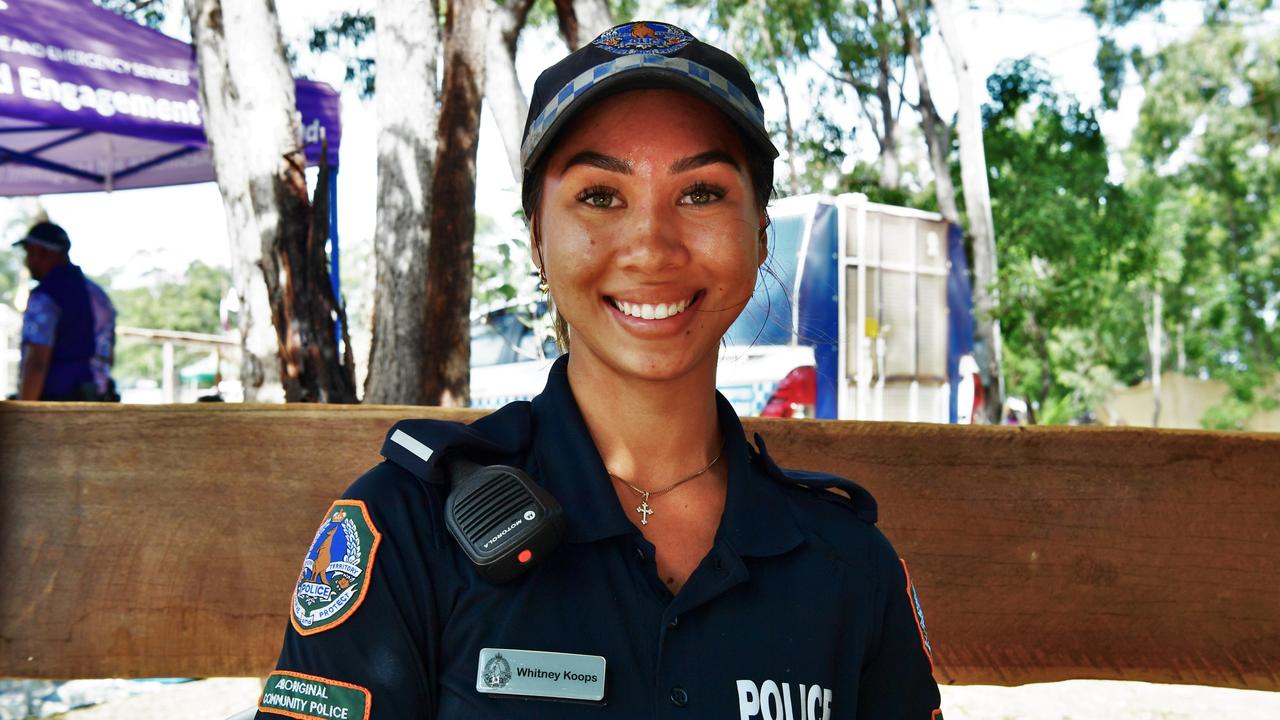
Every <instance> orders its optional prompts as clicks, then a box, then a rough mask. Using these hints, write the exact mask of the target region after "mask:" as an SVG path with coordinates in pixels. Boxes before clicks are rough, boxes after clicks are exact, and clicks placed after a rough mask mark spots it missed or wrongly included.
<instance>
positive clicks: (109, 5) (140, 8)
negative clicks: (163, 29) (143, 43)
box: [93, 0, 165, 30]
mask: <svg viewBox="0 0 1280 720" xmlns="http://www.w3.org/2000/svg"><path fill="white" fill-rule="evenodd" d="M93 1H94V3H96V4H97V5H98V6H99V7H104V8H106V9H108V10H110V11H112V12H114V13H117V14H120V15H123V16H125V17H127V18H129V19H130V20H132V21H134V22H136V23H138V24H139V25H146V26H147V27H149V28H153V29H156V30H158V29H160V24H161V23H163V22H164V16H165V5H164V2H163V0H93Z"/></svg>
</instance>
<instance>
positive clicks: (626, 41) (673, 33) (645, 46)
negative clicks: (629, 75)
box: [591, 22, 693, 55]
mask: <svg viewBox="0 0 1280 720" xmlns="http://www.w3.org/2000/svg"><path fill="white" fill-rule="evenodd" d="M692 41H693V36H692V35H690V34H689V33H687V32H685V31H684V30H681V29H680V28H678V27H676V26H675V25H668V24H666V23H660V22H634V23H629V24H627V25H619V26H618V27H616V28H613V29H611V30H606V31H605V32H604V34H602V35H601V36H600V37H598V38H596V39H595V40H592V41H591V44H592V45H595V46H596V47H598V48H600V49H601V50H607V51H609V52H611V53H613V54H615V55H634V54H636V53H657V54H659V55H670V54H671V53H673V52H675V51H677V50H679V49H680V48H682V47H684V46H685V45H688V44H689V43H690V42H692Z"/></svg>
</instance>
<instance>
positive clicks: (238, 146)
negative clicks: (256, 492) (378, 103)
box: [186, 0, 355, 402]
mask: <svg viewBox="0 0 1280 720" xmlns="http://www.w3.org/2000/svg"><path fill="white" fill-rule="evenodd" d="M186 10H187V16H188V19H189V20H190V24H191V36H192V40H193V44H194V46H195V53H196V60H197V64H198V67H199V73H200V101H201V106H202V109H203V111H204V118H205V133H206V135H207V136H208V140H209V149H210V152H211V154H212V156H213V164H214V171H215V173H216V175H217V178H218V187H219V189H220V190H221V191H222V196H223V203H224V206H225V208H226V213H227V230H228V234H229V235H230V237H231V243H232V255H233V258H234V260H233V263H234V264H235V267H234V268H233V271H232V277H233V280H234V281H235V282H236V287H237V291H238V293H239V294H240V303H241V306H240V327H241V332H242V333H243V335H242V337H243V339H244V355H243V358H244V359H243V362H242V368H241V381H242V382H243V384H244V388H245V399H246V400H261V399H266V398H265V397H264V395H265V393H264V392H263V391H264V388H265V387H266V386H267V385H268V383H269V382H270V380H271V379H272V378H273V377H278V379H279V382H280V384H281V385H282V386H283V389H284V397H285V399H286V400H287V401H291V402H297V401H311V402H354V401H355V376H354V372H353V367H352V364H351V362H350V350H349V349H347V350H346V351H345V353H344V354H340V353H339V348H338V340H337V337H336V334H335V333H336V329H335V320H341V319H342V317H343V310H342V307H341V305H340V304H339V303H338V302H337V299H336V298H335V297H334V294H333V286H332V285H331V284H330V282H329V273H328V265H327V263H326V262H325V259H324V258H325V251H324V243H325V240H326V237H325V234H326V230H327V228H326V227H325V226H324V225H323V224H322V223H316V222H314V218H313V215H312V207H311V203H310V201H309V199H308V197H307V183H306V177H305V174H304V171H305V160H304V158H303V156H302V148H301V146H300V140H299V137H300V132H299V130H300V127H299V122H298V117H297V110H296V104H295V98H294V82H293V77H292V76H291V75H290V73H289V67H288V64H287V62H286V61H285V55H284V45H283V43H282V41H281V39H280V23H279V20H278V19H277V18H276V14H275V7H274V5H273V4H271V3H264V2H261V0H256V1H255V0H225V1H224V0H187V1H186ZM264 306H265V307H264ZM268 318H270V319H271V321H272V323H273V324H274V326H275V338H274V340H275V342H274V347H272V342H271V332H270V326H268V325H267V319H268ZM343 325H344V326H345V325H346V323H345V322H343ZM347 347H348V348H349V345H348V346H347ZM344 359H345V360H346V362H345V363H344V362H343V360H344Z"/></svg>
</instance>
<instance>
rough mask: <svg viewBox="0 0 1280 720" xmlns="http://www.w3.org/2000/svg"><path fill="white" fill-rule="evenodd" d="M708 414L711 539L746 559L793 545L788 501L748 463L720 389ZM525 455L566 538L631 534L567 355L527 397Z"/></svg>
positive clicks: (748, 452) (748, 451)
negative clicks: (716, 462)
mask: <svg viewBox="0 0 1280 720" xmlns="http://www.w3.org/2000/svg"><path fill="white" fill-rule="evenodd" d="M716 413H717V415H718V418H719V421H720V428H721V431H722V432H723V433H724V438H725V441H724V453H723V455H724V458H725V460H726V462H728V464H729V488H728V496H727V497H726V499H725V508H724V516H723V517H722V518H721V520H720V528H719V530H718V531H717V534H716V537H717V543H720V542H724V543H725V544H727V545H728V546H729V547H731V548H733V550H734V551H735V552H737V553H738V554H740V555H753V556H769V555H778V554H781V553H783V552H786V551H787V550H790V549H791V548H794V547H795V546H797V545H799V544H800V541H801V539H802V535H801V533H800V529H799V527H798V526H797V524H796V521H795V518H794V516H793V515H792V513H791V511H790V509H789V508H790V503H789V502H788V499H787V498H786V496H785V495H784V493H783V491H782V488H781V487H779V485H778V483H777V481H775V480H773V479H771V478H769V477H768V476H767V475H766V474H765V473H764V472H763V471H762V470H761V469H760V467H759V465H758V464H757V463H756V462H754V459H753V457H752V455H753V451H752V448H751V447H750V446H749V445H748V444H747V440H746V436H745V435H744V434H743V431H742V423H741V422H740V421H739V420H738V415H737V413H736V412H735V411H734V409H733V406H732V405H730V404H729V401H728V400H726V399H725V398H724V396H722V395H720V393H716ZM533 452H534V458H535V462H536V463H537V476H538V482H539V483H541V484H542V486H543V487H545V488H546V489H547V490H548V491H549V492H550V493H551V494H552V495H553V496H555V498H556V499H557V500H558V501H559V502H560V505H561V506H562V507H563V508H564V511H565V518H566V521H567V526H568V536H569V542H574V543H589V542H595V541H597V540H602V539H604V538H608V537H615V536H619V535H627V534H635V533H638V532H639V530H638V529H637V528H636V526H635V525H634V524H632V523H631V521H630V520H629V519H628V518H627V516H626V514H625V513H624V511H623V508H622V506H621V505H619V503H618V496H617V494H616V493H615V492H614V490H613V483H611V482H610V481H609V475H608V472H607V471H606V470H605V467H604V461H603V460H601V459H600V453H599V451H598V450H597V449H596V446H595V442H594V441H593V440H592V439H591V433H590V432H589V431H588V430H587V425H586V422H585V421H584V420H583V418H582V413H581V411H580V410H579V409H578V403H577V401H576V400H575V399H574V397H573V389H572V388H571V387H570V386H569V376H568V355H563V356H561V357H560V358H558V359H557V360H556V362H555V364H554V365H552V367H551V372H550V374H549V375H548V377H547V385H546V388H545V389H544V390H543V391H542V393H541V394H540V395H538V396H537V397H536V398H534V400H533ZM637 502H638V501H637Z"/></svg>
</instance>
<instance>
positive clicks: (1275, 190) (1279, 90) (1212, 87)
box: [1132, 11, 1280, 427]
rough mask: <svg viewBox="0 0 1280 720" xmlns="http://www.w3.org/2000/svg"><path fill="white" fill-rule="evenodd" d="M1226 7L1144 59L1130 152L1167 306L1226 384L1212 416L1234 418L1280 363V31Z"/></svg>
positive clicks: (1224, 421)
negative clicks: (1156, 243)
mask: <svg viewBox="0 0 1280 720" xmlns="http://www.w3.org/2000/svg"><path fill="white" fill-rule="evenodd" d="M1242 13H1243V14H1244V17H1243V18H1241V19H1239V20H1235V19H1232V18H1231V17H1230V16H1228V15H1224V14H1223V13H1221V12H1215V13H1214V21H1213V22H1212V23H1207V24H1206V25H1205V26H1204V27H1203V28H1201V29H1200V30H1198V31H1197V32H1196V33H1194V34H1193V35H1192V36H1191V37H1189V38H1187V39H1186V40H1184V41H1182V42H1179V43H1175V44H1173V45H1170V46H1169V47H1166V48H1162V49H1161V50H1160V51H1159V52H1157V53H1155V54H1154V55H1152V56H1151V57H1150V58H1147V61H1146V63H1145V66H1144V68H1143V69H1144V71H1145V72H1146V80H1147V82H1146V90H1147V93H1146V97H1145V99H1144V102H1143V106H1142V109H1141V111H1140V116H1139V125H1138V128H1137V129H1136V131H1135V133H1134V146H1133V148H1132V151H1133V155H1134V157H1135V161H1136V163H1137V164H1138V166H1139V167H1140V169H1141V177H1142V183H1143V184H1144V185H1145V187H1146V191H1147V192H1148V193H1149V195H1150V196H1151V197H1152V198H1153V203H1154V206H1155V208H1156V210H1155V213H1154V216H1153V217H1154V225H1153V228H1152V233H1153V238H1158V239H1159V240H1160V241H1161V242H1162V243H1163V245H1164V249H1165V251H1166V252H1165V254H1163V255H1162V258H1161V262H1160V276H1161V279H1162V281H1163V282H1165V283H1166V285H1167V286H1168V287H1169V291H1168V292H1166V298H1167V305H1166V311H1167V314H1168V316H1169V320H1170V322H1171V323H1177V324H1179V325H1181V326H1183V327H1184V328H1185V333H1186V357H1187V361H1188V364H1189V365H1190V367H1191V368H1194V369H1196V370H1198V371H1199V372H1200V373H1201V374H1204V375H1207V376H1209V377H1216V378H1221V379H1223V380H1226V381H1227V382H1228V383H1229V384H1230V385H1231V387H1232V395H1231V398H1230V399H1229V400H1228V401H1227V402H1226V403H1225V404H1224V405H1223V406H1222V407H1220V408H1218V409H1217V410H1215V412H1214V413H1212V414H1211V415H1210V417H1209V418H1207V419H1206V422H1207V423H1209V424H1210V425H1211V426H1214V427H1230V426H1238V425H1239V424H1240V423H1241V422H1242V420H1241V418H1242V417H1247V416H1248V414H1251V413H1252V412H1254V411H1256V410H1258V409H1261V408H1262V407H1263V406H1264V401H1265V396H1264V395H1263V394H1262V393H1259V392H1258V389H1259V388H1261V387H1265V386H1267V385H1268V384H1269V383H1270V382H1271V378H1273V377H1275V375H1276V372H1277V370H1280V328H1277V322H1276V314H1277V311H1278V310H1280V208H1278V206H1277V204H1276V202H1275V199H1276V198H1277V197H1280V144H1278V143H1277V140H1278V139H1280V64H1278V63H1277V62H1276V60H1275V59H1276V58H1277V57H1280V30H1277V29H1275V28H1274V27H1273V28H1271V29H1270V30H1269V31H1268V32H1259V31H1258V28H1257V27H1250V25H1251V23H1249V22H1247V20H1248V19H1249V18H1250V17H1252V16H1251V14H1250V13H1249V12H1244V11H1242Z"/></svg>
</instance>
